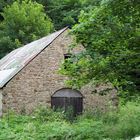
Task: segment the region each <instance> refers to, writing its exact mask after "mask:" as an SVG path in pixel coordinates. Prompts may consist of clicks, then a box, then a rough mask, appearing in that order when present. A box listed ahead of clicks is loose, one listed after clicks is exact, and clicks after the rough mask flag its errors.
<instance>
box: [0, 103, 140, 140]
mask: <svg viewBox="0 0 140 140" xmlns="http://www.w3.org/2000/svg"><path fill="white" fill-rule="evenodd" d="M139 135H140V104H139V103H134V102H129V103H127V104H126V105H124V106H121V107H120V108H119V110H118V111H116V112H115V111H113V112H108V113H106V114H102V113H101V112H97V113H95V112H92V111H89V112H85V113H83V115H81V116H78V117H77V118H76V119H75V120H74V121H73V122H70V121H68V119H67V117H66V116H65V114H64V113H61V112H53V110H51V109H46V108H40V109H38V110H36V111H35V112H34V113H33V114H32V115H30V116H27V115H15V114H13V113H11V114H10V115H5V116H3V118H1V119H0V140H129V139H132V138H134V137H136V136H139Z"/></svg>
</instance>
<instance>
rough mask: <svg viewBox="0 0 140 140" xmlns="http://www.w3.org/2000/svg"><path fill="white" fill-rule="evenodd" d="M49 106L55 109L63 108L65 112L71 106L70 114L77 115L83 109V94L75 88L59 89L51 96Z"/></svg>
mask: <svg viewBox="0 0 140 140" xmlns="http://www.w3.org/2000/svg"><path fill="white" fill-rule="evenodd" d="M51 106H52V108H53V109H55V110H56V109H63V110H64V111H65V112H67V111H68V109H69V108H72V110H73V114H72V115H73V116H77V115H79V114H81V113H82V111H83V95H82V94H81V92H80V91H78V90H75V89H71V88H62V89H59V90H57V91H56V92H55V93H54V94H53V95H52V96H51Z"/></svg>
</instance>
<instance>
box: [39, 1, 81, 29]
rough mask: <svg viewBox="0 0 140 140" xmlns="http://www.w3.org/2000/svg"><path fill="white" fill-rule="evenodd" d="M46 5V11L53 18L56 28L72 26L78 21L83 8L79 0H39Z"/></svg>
mask: <svg viewBox="0 0 140 140" xmlns="http://www.w3.org/2000/svg"><path fill="white" fill-rule="evenodd" d="M38 1H40V2H41V3H43V4H44V5H45V7H46V8H45V10H46V13H47V14H48V15H49V16H50V18H51V19H52V21H53V23H54V26H55V29H56V30H58V29H61V28H64V27H66V26H69V27H71V26H72V25H74V24H75V23H76V22H77V21H78V15H79V13H80V10H81V3H80V1H79V0H47V1H45V2H44V1H42V0H38Z"/></svg>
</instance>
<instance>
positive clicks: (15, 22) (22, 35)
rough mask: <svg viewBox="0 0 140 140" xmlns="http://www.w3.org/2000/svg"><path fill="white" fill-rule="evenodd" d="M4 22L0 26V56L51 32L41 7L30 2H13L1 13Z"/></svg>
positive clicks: (49, 24)
mask: <svg viewBox="0 0 140 140" xmlns="http://www.w3.org/2000/svg"><path fill="white" fill-rule="evenodd" d="M1 15H2V16H3V18H4V20H3V21H2V22H1V24H0V28H1V32H0V52H1V55H3V54H5V53H7V52H9V51H11V50H13V49H14V48H17V47H19V46H21V45H24V44H27V43H29V42H31V41H33V40H36V39H38V38H41V37H42V36H45V35H47V34H48V33H50V32H51V31H52V30H53V24H52V22H51V20H50V18H49V17H48V16H47V15H46V14H45V12H44V9H43V6H42V5H41V4H38V3H37V2H32V1H30V0H25V1H22V2H20V1H15V2H14V3H13V4H12V5H9V6H7V7H5V8H4V11H3V12H2V13H1Z"/></svg>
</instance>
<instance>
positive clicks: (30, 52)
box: [0, 28, 67, 88]
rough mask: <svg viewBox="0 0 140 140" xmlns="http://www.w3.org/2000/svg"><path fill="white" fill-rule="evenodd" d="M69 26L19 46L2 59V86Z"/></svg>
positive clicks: (0, 72) (0, 63) (0, 83)
mask: <svg viewBox="0 0 140 140" xmlns="http://www.w3.org/2000/svg"><path fill="white" fill-rule="evenodd" d="M66 29H67V28H64V29H62V30H60V31H57V32H55V33H52V34H50V35H48V36H46V37H43V38H41V39H39V40H36V41H33V42H31V43H29V44H27V45H25V46H23V47H21V48H18V49H16V50H14V51H12V52H11V53H9V54H8V55H6V56H5V57H4V58H2V59H1V60H0V88H2V87H3V86H4V85H5V84H6V83H7V82H8V81H9V80H10V79H11V78H12V77H14V76H15V75H16V74H17V73H18V72H19V71H20V70H21V69H22V68H24V67H25V66H26V65H27V64H28V63H29V62H30V61H31V60H32V59H33V58H35V57H36V56H37V55H38V54H39V53H40V52H41V51H42V50H44V49H45V48H46V47H47V46H48V45H49V44H50V43H52V42H53V40H54V39H55V38H57V37H58V36H59V35H60V34H61V33H62V32H64V31H65V30H66Z"/></svg>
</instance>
